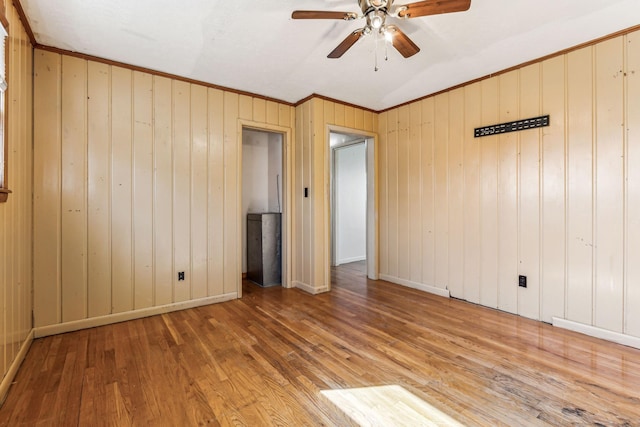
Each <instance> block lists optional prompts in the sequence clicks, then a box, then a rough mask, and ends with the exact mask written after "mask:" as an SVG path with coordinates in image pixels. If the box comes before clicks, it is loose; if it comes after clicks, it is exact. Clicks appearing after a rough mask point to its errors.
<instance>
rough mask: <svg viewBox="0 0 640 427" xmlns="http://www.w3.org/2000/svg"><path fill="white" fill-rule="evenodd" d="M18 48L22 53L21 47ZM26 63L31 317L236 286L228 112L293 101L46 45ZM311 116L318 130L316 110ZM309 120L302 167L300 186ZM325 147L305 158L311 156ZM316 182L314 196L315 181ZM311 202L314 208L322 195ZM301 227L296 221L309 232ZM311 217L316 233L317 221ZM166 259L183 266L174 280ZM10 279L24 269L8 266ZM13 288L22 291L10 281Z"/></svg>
mask: <svg viewBox="0 0 640 427" xmlns="http://www.w3.org/2000/svg"><path fill="white" fill-rule="evenodd" d="M25 37H26V35H25ZM19 57H20V58H21V59H20V63H25V64H27V63H28V57H30V55H28V53H26V54H23V53H20V54H19ZM62 61H64V68H63V67H62V65H61V64H62ZM30 74H31V73H29V72H26V73H24V75H25V76H27V77H28V76H30ZM37 74H38V77H37V82H36V90H37V93H38V95H37V103H36V106H35V108H34V114H35V115H36V121H37V122H38V123H42V124H44V126H46V130H47V131H46V132H44V131H43V132H40V131H39V130H40V129H41V128H42V127H40V126H38V127H37V128H36V130H37V135H36V136H35V141H34V147H35V164H36V165H37V167H38V170H39V174H38V175H37V177H36V179H37V183H34V190H35V198H34V206H35V207H36V210H37V215H36V217H35V218H34V230H35V231H36V236H35V242H34V247H35V248H38V249H36V253H37V256H38V257H39V259H40V260H41V261H42V262H41V263H39V264H38V265H36V266H35V274H36V277H37V280H36V284H35V286H34V288H35V295H34V300H35V301H36V304H38V305H39V306H42V316H41V317H39V318H38V326H47V325H53V324H56V323H60V322H63V321H66V320H69V319H76V318H82V317H85V316H86V315H88V316H91V317H93V316H102V315H108V314H112V313H120V312H125V311H131V310H137V309H143V308H147V307H152V306H160V305H166V304H171V303H174V302H181V301H187V300H190V299H198V298H204V297H207V296H220V295H223V294H230V295H233V294H234V293H235V292H238V291H239V283H240V275H239V270H238V269H237V267H238V261H239V256H240V252H239V250H240V249H239V248H240V247H241V246H240V245H239V242H238V241H237V235H238V232H239V228H238V226H239V224H240V222H239V218H238V215H237V213H238V207H237V201H238V191H239V189H238V179H237V176H238V168H239V160H240V156H239V154H240V153H239V151H238V143H237V142H238V136H239V135H238V126H239V123H240V122H239V120H240V119H244V120H252V121H256V120H258V121H260V122H264V121H265V120H266V121H267V122H269V123H270V124H273V125H280V126H286V125H291V124H293V123H295V121H296V113H295V110H294V109H293V108H291V107H290V106H288V105H283V104H279V103H277V102H273V101H265V100H260V99H254V98H252V97H250V96H246V95H243V96H239V95H238V94H235V93H229V92H224V91H222V90H218V89H208V88H205V87H203V86H199V85H192V84H189V83H185V82H181V81H176V80H171V79H168V78H165V77H159V76H152V75H150V74H148V73H142V72H138V71H135V72H133V71H131V70H127V69H123V68H120V67H115V66H108V65H105V64H100V63H97V62H96V63H94V62H91V61H87V60H83V59H79V58H74V57H67V56H63V55H59V54H54V53H48V52H40V51H38V52H37ZM24 87H25V88H28V87H30V85H29V84H25V85H24ZM21 99H31V98H30V97H27V96H22V97H21ZM63 101H64V102H63ZM24 110H25V111H28V110H29V109H26V108H25V109H24ZM23 121H24V122H25V123H27V122H28V120H23V119H19V120H17V121H16V124H14V125H12V127H13V128H15V129H16V130H17V129H18V128H19V126H18V125H17V124H19V123H22V122H23ZM316 122H317V123H319V125H317V126H316V128H318V129H319V128H322V130H324V128H323V127H322V126H324V124H323V123H322V120H318V121H316ZM28 129H30V126H26V129H25V130H22V131H20V132H22V133H20V134H19V138H20V139H22V140H23V139H25V138H26V135H28V132H29V130H28ZM63 130H64V131H63ZM313 131H314V132H315V133H319V132H317V129H313ZM314 132H309V134H308V138H307V152H306V154H307V155H308V160H309V162H308V163H307V164H306V166H305V168H304V170H303V173H305V174H307V177H308V179H307V181H306V184H307V186H309V187H313V185H311V177H312V176H313V175H312V173H311V170H310V166H311V163H310V161H311V159H312V156H311V150H312V149H313V148H315V147H316V145H315V144H314V141H313V137H314ZM292 134H294V133H292ZM325 154H326V153H320V154H319V155H317V156H315V158H316V159H317V161H318V162H322V156H324V155H325ZM21 155H22V154H21ZM25 156H26V154H25ZM25 161H27V160H25ZM21 173H23V172H21ZM23 174H24V176H29V175H30V174H28V173H23ZM316 179H318V178H316ZM319 179H320V180H322V177H320V178H319ZM16 181H17V179H16ZM63 184H64V185H63ZM318 190H319V191H318V193H317V194H318V195H322V194H323V190H322V184H321V185H320V187H319V189H318ZM308 201H309V199H307V202H308ZM60 203H64V208H63V207H62V206H61V205H60ZM22 204H23V205H24V206H29V205H30V200H28V199H27V200H24V201H22ZM76 205H78V206H79V207H78V208H75V207H76ZM311 207H313V205H311V204H307V208H308V209H307V212H306V213H307V214H309V213H310V211H309V209H310V208H311ZM317 208H318V212H319V213H320V218H321V219H322V218H323V217H324V215H325V212H324V207H323V206H322V204H321V203H320V204H318V205H317ZM16 212H17V211H16ZM11 214H12V215H13V214H14V213H13V211H12V212H11ZM3 215H5V213H4V212H3ZM63 217H64V219H63ZM76 217H78V218H76ZM300 217H303V215H301V216H300ZM76 219H77V220H76ZM305 220H306V219H305ZM30 223H31V220H30V218H29V216H25V217H24V218H22V219H21V220H20V221H18V224H19V227H22V228H23V229H24V228H27V226H28V225H29V224H30ZM312 225H313V223H312V222H311V221H308V220H307V226H308V227H309V230H311V228H310V227H311V226H312ZM314 226H315V227H316V228H318V230H319V231H320V234H321V233H322V232H323V230H324V228H323V226H322V224H321V223H318V224H316V225H314ZM19 227H17V228H19ZM301 234H302V233H301ZM310 236H311V234H309V235H307V236H306V237H305V240H304V243H305V244H307V251H306V252H305V256H307V258H306V259H305V258H304V257H301V259H302V260H303V262H306V264H307V273H308V274H309V277H308V279H309V281H308V283H311V282H313V280H311V276H310V275H311V274H312V273H316V272H318V273H319V274H320V277H322V276H323V275H324V272H323V271H321V270H313V269H312V267H313V266H312V262H311V260H310V259H309V258H308V256H309V254H311V253H313V250H312V246H311V245H312V244H313V239H312V238H311V237H310ZM16 241H18V240H17V239H16ZM28 241H29V240H27V242H28ZM3 244H4V245H5V246H6V243H5V241H3ZM5 246H3V247H5ZM39 248H42V251H40V249H39ZM318 253H319V254H320V255H322V252H321V251H318ZM5 258H7V257H6V256H5V257H3V259H5ZM23 258H24V257H22V255H20V256H19V259H20V261H19V262H20V263H22V262H23V261H22V259H23ZM63 259H64V262H63ZM24 262H27V263H28V265H31V262H30V260H29V259H26V258H25V261H24ZM87 262H88V264H87ZM178 271H184V272H185V278H186V280H185V281H184V282H183V281H178V280H177V272H178ZM7 274H8V273H5V276H6V275H7ZM11 274H12V279H11V280H13V277H14V276H13V275H14V270H13V269H12V270H11ZM62 275H65V280H64V282H62V281H61V276H62ZM5 276H3V277H5ZM15 277H16V278H17V280H18V281H20V282H22V281H23V280H30V279H29V278H28V277H26V278H24V279H23V277H25V274H24V273H23V272H22V270H20V269H15ZM68 278H69V280H67V279H68ZM4 281H6V280H5V279H3V283H4ZM62 283H64V286H65V289H64V292H63V290H62V289H61V288H62ZM11 298H12V301H13V300H14V299H16V300H21V301H25V302H28V301H29V296H28V295H26V294H25V292H24V291H23V290H22V289H20V288H18V290H17V291H15V292H14V291H13V290H12V293H11ZM87 303H88V304H87ZM12 307H13V306H12ZM63 310H64V315H63V314H62V311H63ZM72 311H73V312H72ZM78 313H80V314H78ZM80 315H81V316H80ZM10 317H11V321H12V322H14V323H15V324H16V325H20V326H19V327H21V328H23V329H24V330H25V331H27V330H28V329H29V327H30V326H28V325H27V324H28V322H29V319H30V310H26V309H24V308H21V307H18V308H17V309H15V310H14V311H12V312H11V316H10ZM22 324H24V326H22ZM17 347H18V344H12V346H11V350H10V352H11V353H13V352H14V350H15V349H17Z"/></svg>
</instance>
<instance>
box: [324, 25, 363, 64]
mask: <svg viewBox="0 0 640 427" xmlns="http://www.w3.org/2000/svg"><path fill="white" fill-rule="evenodd" d="M363 34H364V29H362V28H361V29H359V30H355V31H354V32H353V33H351V34H349V35H348V36H347V38H346V39H344V40H342V43H340V44H339V45H338V47H336V48H335V49H333V51H332V52H331V53H330V54H329V55H327V58H340V57H341V56H342V55H344V53H345V52H346V51H347V50H349V48H350V47H351V46H353V45H354V44H355V43H356V42H357V41H358V40H360V37H362V36H363Z"/></svg>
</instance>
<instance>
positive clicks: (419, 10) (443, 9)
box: [398, 0, 471, 18]
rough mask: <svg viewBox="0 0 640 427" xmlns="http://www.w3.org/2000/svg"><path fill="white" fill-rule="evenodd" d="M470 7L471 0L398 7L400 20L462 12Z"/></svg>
mask: <svg viewBox="0 0 640 427" xmlns="http://www.w3.org/2000/svg"><path fill="white" fill-rule="evenodd" d="M469 7H471V0H426V1H419V2H415V3H409V4H405V5H404V6H400V8H399V10H398V16H399V17H400V18H417V17H419V16H427V15H438V14H441V13H452V12H464V11H465V10H469Z"/></svg>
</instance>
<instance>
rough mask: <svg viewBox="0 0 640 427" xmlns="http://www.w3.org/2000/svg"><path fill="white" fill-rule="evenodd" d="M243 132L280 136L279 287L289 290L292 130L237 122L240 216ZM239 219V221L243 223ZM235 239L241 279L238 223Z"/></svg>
mask: <svg viewBox="0 0 640 427" xmlns="http://www.w3.org/2000/svg"><path fill="white" fill-rule="evenodd" d="M244 129H250V130H255V131H262V132H269V133H277V134H280V135H282V206H281V209H282V228H281V230H282V242H281V244H282V248H281V249H282V287H283V288H290V287H292V282H291V280H292V277H293V276H292V268H293V261H294V260H293V256H294V254H293V251H292V250H291V249H292V248H293V245H292V234H293V221H292V217H293V216H292V210H291V206H292V188H293V185H292V182H291V177H292V176H293V175H292V172H293V169H292V168H293V157H292V155H291V153H292V144H293V130H292V129H291V128H290V127H286V126H276V125H270V124H266V123H259V122H254V121H250V120H238V134H239V136H240V137H239V141H238V165H237V167H236V169H237V171H238V172H237V182H238V202H237V209H238V210H237V212H238V214H241V213H242V132H243V130H244ZM244 220H245V219H244V218H241V221H244ZM236 238H237V241H238V242H240V244H239V245H238V261H239V262H238V271H237V273H238V277H242V262H241V260H242V248H243V247H244V244H243V243H242V223H241V222H240V221H238V226H237V229H236ZM241 297H242V280H240V281H239V284H238V298H241Z"/></svg>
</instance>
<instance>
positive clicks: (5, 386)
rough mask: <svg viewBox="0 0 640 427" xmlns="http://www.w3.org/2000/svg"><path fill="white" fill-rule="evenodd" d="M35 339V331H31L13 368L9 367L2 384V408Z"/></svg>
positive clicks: (0, 385) (0, 384) (0, 387)
mask: <svg viewBox="0 0 640 427" xmlns="http://www.w3.org/2000/svg"><path fill="white" fill-rule="evenodd" d="M33 337H34V330H33V329H31V331H30V332H29V334H28V335H27V337H26V338H25V340H24V342H23V343H22V345H21V346H20V351H19V352H18V354H17V355H16V357H15V358H14V359H13V362H11V366H9V370H8V371H7V374H6V375H5V376H4V378H3V379H2V382H0V406H1V405H2V404H3V403H4V400H5V399H6V398H7V394H8V393H9V388H11V384H12V383H13V380H14V378H15V377H16V374H17V373H18V369H19V368H20V365H22V362H23V361H24V358H25V357H26V356H27V352H28V351H29V348H30V347H31V343H32V342H33Z"/></svg>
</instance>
